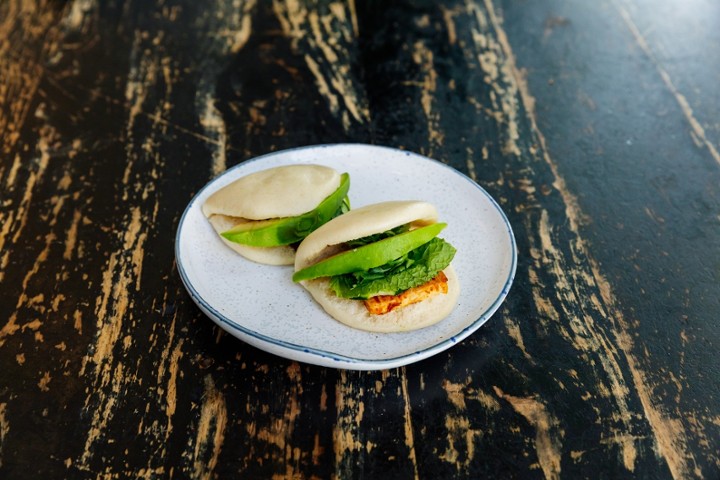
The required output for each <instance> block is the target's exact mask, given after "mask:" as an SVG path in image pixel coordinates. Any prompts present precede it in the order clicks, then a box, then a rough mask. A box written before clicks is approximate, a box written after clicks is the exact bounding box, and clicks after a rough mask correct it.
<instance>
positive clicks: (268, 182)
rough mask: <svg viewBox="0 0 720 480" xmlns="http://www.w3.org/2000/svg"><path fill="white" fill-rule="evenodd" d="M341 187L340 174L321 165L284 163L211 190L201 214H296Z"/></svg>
mask: <svg viewBox="0 0 720 480" xmlns="http://www.w3.org/2000/svg"><path fill="white" fill-rule="evenodd" d="M339 186H340V174H339V173H338V172H336V171H335V170H333V169H332V168H329V167H323V166H321V165H304V164H302V165H286V166H282V167H275V168H270V169H267V170H262V171H260V172H255V173H251V174H250V175H247V176H245V177H242V178H239V179H237V180H235V181H234V182H232V183H231V184H229V185H226V186H225V187H223V188H221V189H220V190H218V191H217V192H215V193H213V194H212V195H210V197H208V199H207V200H205V203H204V204H203V206H202V211H203V214H205V216H206V217H209V216H211V215H214V214H220V215H227V216H229V217H239V218H244V219H247V220H266V219H269V218H282V217H296V216H298V215H302V214H303V213H306V212H309V211H310V210H313V209H314V208H315V207H317V206H318V205H319V204H320V202H322V201H323V200H325V199H326V198H327V197H329V196H330V194H332V193H333V192H334V191H335V190H337V188H338V187H339Z"/></svg>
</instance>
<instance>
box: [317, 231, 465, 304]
mask: <svg viewBox="0 0 720 480" xmlns="http://www.w3.org/2000/svg"><path fill="white" fill-rule="evenodd" d="M455 252H456V250H455V247H453V246H452V245H450V244H449V243H448V242H446V241H445V240H443V239H442V238H437V237H436V238H433V239H432V240H430V241H429V242H428V243H426V244H424V245H421V246H420V247H418V248H416V249H415V250H412V251H410V252H408V253H407V254H406V255H404V256H402V257H400V258H398V259H396V260H393V261H392V262H389V263H386V264H385V265H381V266H379V267H376V268H372V269H370V270H367V271H363V272H354V273H346V274H344V275H336V276H334V277H330V287H331V288H332V289H333V291H334V292H335V294H336V295H337V296H338V297H342V298H351V299H357V300H360V299H366V298H370V297H374V296H377V295H397V294H399V293H401V292H404V291H405V290H407V289H409V288H413V287H417V286H418V285H422V284H423V283H426V282H428V281H430V280H432V279H433V278H435V276H436V275H437V274H438V272H439V271H440V270H442V269H444V268H445V267H447V266H448V265H450V262H451V261H452V259H453V257H454V256H455Z"/></svg>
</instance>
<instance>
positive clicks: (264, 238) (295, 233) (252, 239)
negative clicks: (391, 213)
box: [221, 173, 350, 247]
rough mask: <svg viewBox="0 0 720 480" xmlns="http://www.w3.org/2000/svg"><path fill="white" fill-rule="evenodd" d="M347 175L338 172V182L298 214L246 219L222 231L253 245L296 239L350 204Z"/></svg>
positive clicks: (230, 239) (232, 237) (265, 245)
mask: <svg viewBox="0 0 720 480" xmlns="http://www.w3.org/2000/svg"><path fill="white" fill-rule="evenodd" d="M348 190H350V175H348V174H347V173H343V174H342V175H341V176H340V186H339V187H338V188H337V190H335V191H334V192H333V193H332V194H330V195H329V196H328V197H327V198H326V199H325V200H323V201H322V202H320V204H319V205H318V206H317V207H316V208H315V209H314V210H311V211H309V212H307V213H303V214H302V215H298V216H297V217H284V218H277V219H270V220H260V221H257V222H248V223H243V224H242V225H238V226H237V227H233V228H231V229H230V230H228V231H226V232H222V233H221V235H222V236H223V237H224V238H225V239H227V240H229V241H231V242H235V243H241V244H243V245H250V246H253V247H277V246H280V245H290V244H292V243H296V242H299V241H300V240H302V239H303V238H305V237H307V236H308V235H309V234H310V232H312V231H313V230H316V229H317V228H318V227H319V226H320V225H322V224H324V223H327V222H329V221H330V220H332V219H333V218H334V217H336V216H338V215H339V214H340V213H343V211H347V210H346V208H345V207H346V206H347V207H349V205H350V201H349V200H348V198H347V194H348Z"/></svg>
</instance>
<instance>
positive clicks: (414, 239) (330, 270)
mask: <svg viewBox="0 0 720 480" xmlns="http://www.w3.org/2000/svg"><path fill="white" fill-rule="evenodd" d="M446 226H447V224H446V223H433V224H432V225H428V226H426V227H422V228H418V229H416V230H410V231H409V232H405V233H401V234H398V235H394V236H392V237H388V238H384V239H382V240H379V241H377V242H375V243H370V244H367V245H363V246H362V247H357V248H353V249H351V250H346V251H344V252H341V253H338V254H337V255H333V256H332V257H329V258H326V259H325V260H322V261H320V262H318V263H316V264H314V265H310V266H309V267H306V268H303V269H302V270H298V271H297V272H295V274H294V275H293V277H292V279H293V281H294V282H300V281H302V280H312V279H313V278H319V277H332V276H334V275H342V274H343V273H350V272H359V271H363V270H369V269H371V268H375V267H379V266H380V265H384V264H386V263H388V262H390V261H392V260H395V259H396V258H398V257H401V256H403V255H405V254H406V253H408V252H409V251H411V250H414V249H416V248H417V247H419V246H421V245H424V244H425V243H427V242H429V241H430V240H432V239H433V238H435V237H436V236H437V235H438V233H440V232H441V231H442V229H443V228H445V227H446Z"/></svg>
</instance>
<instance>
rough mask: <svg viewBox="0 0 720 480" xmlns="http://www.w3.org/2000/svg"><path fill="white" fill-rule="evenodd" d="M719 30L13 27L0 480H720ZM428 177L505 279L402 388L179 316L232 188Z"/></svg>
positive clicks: (677, 18)
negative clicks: (208, 202)
mask: <svg viewBox="0 0 720 480" xmlns="http://www.w3.org/2000/svg"><path fill="white" fill-rule="evenodd" d="M719 85H720V3H718V2H713V1H711V0H697V1H694V2H680V1H674V2H673V1H670V0H658V1H650V0H599V1H597V2H578V1H575V2H572V1H567V0H546V1H543V2H537V1H535V2H531V1H522V0H514V1H513V0H485V1H476V2H472V1H465V2H464V1H446V2H435V1H414V2H411V1H406V2H381V1H374V2H373V1H368V2H362V1H358V2H353V1H352V0H351V1H349V2H340V1H338V2H330V1H320V0H318V1H307V2H305V1H300V0H294V1H282V0H277V1H273V2H270V1H254V0H216V1H207V2H199V1H190V0H177V1H170V0H164V1H163V0H157V1H152V2H151V1H145V0H135V1H125V2H121V1H99V0H75V1H67V2H63V1H51V0H47V1H37V2H31V1H21V0H4V1H2V2H0V478H3V479H6V478H7V479H18V478H98V479H100V478H102V479H115V478H398V479H399V478H549V479H552V478H572V479H575V478H652V479H657V478H720V454H718V450H720V369H719V367H718V360H719V356H718V353H717V352H718V348H720V326H718V322H719V321H720V318H719V317H720V303H719V301H720V300H719V299H720V153H719V152H718V150H719V149H720V123H718V122H719V121H718V118H719V117H718V113H719V112H720V88H719ZM335 142H360V143H372V144H380V145H387V146H392V147H399V148H404V149H407V150H411V151H414V152H418V153H421V154H424V155H427V156H430V157H433V158H436V159H438V160H440V161H442V162H445V163H447V164H449V165H451V166H452V167H454V168H456V169H457V170H459V171H460V172H463V173H465V174H467V175H469V176H470V177H471V178H473V179H474V180H476V181H477V182H478V183H479V184H480V185H481V186H482V187H484V188H485V189H486V190H487V191H488V192H489V193H490V194H491V195H492V196H493V197H494V198H496V199H497V201H498V202H499V204H500V205H501V206H502V208H503V209H504V211H505V212H506V214H507V215H508V218H509V220H510V222H511V224H512V226H513V229H514V231H515V235H516V239H517V243H518V269H517V275H516V278H515V283H514V285H513V287H512V290H511V292H510V295H509V296H508V298H507V300H506V301H505V303H504V304H503V306H502V307H501V309H500V310H499V311H498V312H497V314H496V315H495V316H494V317H493V318H492V319H491V320H490V321H489V322H488V323H487V324H486V325H485V326H483V327H482V328H481V329H480V330H478V331H477V332H476V333H474V334H473V335H472V336H470V337H469V338H467V339H466V340H464V341H463V342H461V343H460V344H458V345H457V346H455V347H453V348H451V349H450V350H447V351H446V352H443V353H441V354H439V355H437V356H434V357H432V358H430V359H427V360H424V361H421V362H419V363H416V364H412V365H409V366H406V367H403V368H398V369H393V370H388V371H377V372H357V371H340V370H334V369H329V368H322V367H317V366H312V365H305V364H299V363H296V362H292V361H290V360H285V359H283V358H280V357H276V356H273V355H271V354H268V353H265V352H263V351H261V350H258V349H255V348H253V347H250V346H248V345H246V344H244V343H243V342H241V341H239V340H237V339H235V338H234V337H232V336H230V335H228V334H226V333H224V332H223V331H221V330H220V329H219V328H218V327H216V326H215V324H214V323H213V322H212V321H210V320H209V319H208V318H207V317H205V316H204V315H203V314H202V313H201V312H200V311H199V310H198V308H197V307H196V306H195V305H194V304H193V302H192V301H191V299H190V297H189V296H188V294H187V293H186V291H185V289H184V288H183V286H182V284H181V281H180V278H179V276H178V272H177V269H176V265H175V257H174V252H173V242H174V237H175V230H176V227H177V225H178V222H179V219H180V215H181V214H182V212H183V210H184V208H185V207H186V205H187V204H188V202H189V200H190V199H191V198H192V196H193V195H194V194H195V193H196V192H197V191H198V190H199V189H200V188H201V187H202V186H203V185H204V184H205V183H206V182H208V181H209V180H210V179H212V178H214V177H215V176H217V175H218V174H220V173H221V172H223V171H224V170H225V169H227V168H229V167H231V166H233V165H236V164H238V163H241V162H244V161H246V160H248V159H250V158H252V157H254V156H257V155H260V154H264V153H268V152H272V151H277V150H280V149H285V148H291V147H297V146H302V145H310V144H319V143H335Z"/></svg>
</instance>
